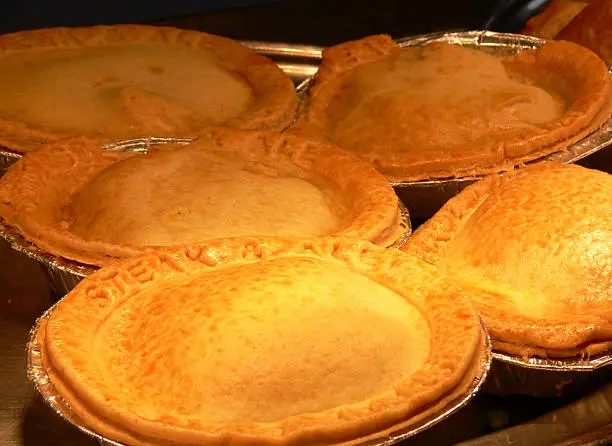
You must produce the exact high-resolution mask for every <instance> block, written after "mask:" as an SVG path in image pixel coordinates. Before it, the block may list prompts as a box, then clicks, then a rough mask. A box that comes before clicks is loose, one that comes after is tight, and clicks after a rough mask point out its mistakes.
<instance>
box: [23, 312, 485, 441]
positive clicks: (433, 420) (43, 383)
mask: <svg viewBox="0 0 612 446" xmlns="http://www.w3.org/2000/svg"><path fill="white" fill-rule="evenodd" d="M59 302H61V300H60V301H59ZM59 302H57V303H56V304H54V305H53V306H52V307H51V308H49V309H48V310H47V311H46V312H45V313H44V314H43V315H42V316H41V317H40V318H38V319H37V320H36V323H35V325H34V327H33V328H32V329H31V331H30V336H29V341H28V344H27V346H26V371H27V376H28V379H29V380H30V382H31V383H32V384H33V385H34V388H35V389H36V390H37V391H38V393H39V394H40V395H41V397H42V398H43V401H44V402H45V403H46V404H47V405H48V406H49V407H50V408H51V409H52V410H53V411H54V412H55V413H56V414H57V415H59V416H60V417H61V418H62V419H64V421H67V422H68V423H70V424H71V425H73V426H74V427H76V428H77V429H78V430H80V431H81V432H83V433H85V434H87V435H89V436H91V437H93V438H95V439H97V440H98V441H99V442H100V444H102V445H105V446H124V445H123V443H118V442H116V441H113V440H111V439H108V438H106V437H104V436H102V435H100V434H98V433H96V432H94V431H92V430H91V429H89V427H88V426H87V425H86V424H85V423H84V422H83V420H82V419H81V418H79V416H78V415H77V414H76V413H75V412H74V411H73V410H72V408H71V407H70V405H69V404H68V403H67V402H66V401H64V399H63V398H62V396H61V395H60V394H59V393H58V392H57V390H56V389H55V387H54V386H53V383H52V382H51V380H50V378H49V375H48V373H47V371H46V368H45V364H44V350H43V349H42V346H41V342H40V331H41V324H42V323H43V322H46V321H47V320H48V319H49V318H50V317H51V315H52V313H53V310H54V309H55V308H56V307H57V305H58V304H59ZM481 325H482V334H483V338H482V344H484V345H482V346H484V354H483V355H481V357H480V358H478V362H479V367H478V370H477V372H476V373H475V376H474V378H472V379H471V380H470V383H469V387H468V389H467V390H466V391H465V392H464V393H462V394H461V395H459V396H458V397H457V398H455V399H454V400H453V401H450V402H449V403H448V404H446V405H445V406H444V407H443V408H441V409H439V410H437V411H435V412H434V413H432V414H429V415H427V416H426V417H424V418H422V419H420V420H418V421H417V422H416V423H413V424H410V425H409V426H408V427H402V428H399V429H398V430H396V431H393V432H391V433H385V434H383V435H381V436H380V437H376V438H374V437H373V436H371V437H367V439H366V440H365V441H363V442H360V443H353V442H351V444H352V445H353V446H391V445H394V444H397V443H399V442H401V441H403V440H406V439H408V438H410V437H412V436H414V435H416V434H418V433H421V432H423V431H425V430H427V429H429V428H431V427H432V426H434V425H435V424H437V423H439V422H441V421H443V420H445V419H446V418H448V417H450V416H451V415H453V414H454V413H455V412H457V411H459V410H460V409H461V408H463V407H464V406H466V405H467V404H468V403H469V402H470V400H471V399H472V398H473V397H474V396H475V395H476V394H477V393H478V392H479V391H480V390H481V388H482V386H483V384H484V383H485V381H486V380H487V375H488V374H489V370H490V367H491V339H490V338H489V335H488V333H487V331H486V328H485V325H484V323H482V321H481ZM357 441H359V440H357Z"/></svg>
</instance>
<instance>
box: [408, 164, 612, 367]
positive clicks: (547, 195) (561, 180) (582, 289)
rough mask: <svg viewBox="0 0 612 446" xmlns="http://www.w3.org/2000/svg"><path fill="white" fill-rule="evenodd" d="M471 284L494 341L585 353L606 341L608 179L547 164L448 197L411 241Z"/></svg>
mask: <svg viewBox="0 0 612 446" xmlns="http://www.w3.org/2000/svg"><path fill="white" fill-rule="evenodd" d="M406 250H407V251H408V252H416V253H418V254H419V255H420V256H421V257H422V258H424V259H425V260H427V261H428V262H430V263H432V264H435V265H437V266H438V268H439V269H440V270H441V271H442V272H444V273H445V274H449V275H451V276H452V277H454V278H455V279H456V280H458V281H459V282H460V283H461V284H462V286H464V287H466V288H468V292H469V294H470V296H471V297H472V298H473V300H474V302H475V303H476V306H477V308H478V310H479V311H480V313H481V314H482V316H483V317H484V319H485V322H486V324H487V327H488V328H489V330H490V332H491V335H492V337H493V342H494V346H495V347H497V348H498V349H499V350H501V351H505V352H509V353H513V354H521V355H528V356H529V355H541V356H551V357H563V356H565V357H570V356H574V355H591V354H597V353H601V352H603V351H607V350H610V347H611V346H612V176H611V175H609V174H607V173H604V172H600V171H596V170H589V169H586V168H583V167H579V166H573V165H562V164H556V163H543V164H541V165H538V166H531V167H527V168H525V169H521V170H519V171H514V172H512V173H508V174H506V175H505V176H503V177H501V178H500V177H497V176H491V177H488V178H486V179H485V180H482V181H480V182H478V183H476V184H475V185H473V186H470V187H469V188H467V189H466V190H465V191H464V192H462V193H460V194H459V195H458V196H456V197H455V198H453V199H451V200H450V201H449V202H448V203H447V204H446V205H445V206H444V207H443V208H442V209H441V210H440V211H439V212H438V213H437V214H436V215H435V216H434V217H433V218H432V219H431V220H430V221H429V222H427V223H426V224H425V225H424V226H423V227H422V229H419V231H417V233H416V234H415V235H414V236H413V238H412V239H411V240H410V241H409V243H408V245H407V247H406Z"/></svg>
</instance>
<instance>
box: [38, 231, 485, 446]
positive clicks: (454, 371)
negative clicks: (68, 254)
mask: <svg viewBox="0 0 612 446" xmlns="http://www.w3.org/2000/svg"><path fill="white" fill-rule="evenodd" d="M41 337H42V339H41V341H42V343H43V345H44V348H43V353H44V363H45V365H46V368H47V370H48V372H49V375H50V377H51V382H52V383H53V385H54V386H55V388H56V389H57V390H58V392H59V393H60V394H61V396H62V398H64V399H65V400H66V402H68V403H69V404H70V406H71V407H72V408H73V410H75V411H76V413H77V414H78V415H79V417H81V418H82V419H83V420H84V422H85V423H86V424H87V425H88V426H89V427H91V428H93V429H94V430H95V431H97V432H100V433H101V434H103V435H105V436H107V437H109V438H112V439H114V440H118V441H121V442H124V443H126V444H168V443H169V442H172V443H173V444H174V443H175V442H176V443H177V444H209V445H216V444H232V445H237V446H238V445H243V444H244V445H247V444H248V445H251V444H260V445H280V444H282V445H297V444H301V445H303V444H326V445H327V444H339V443H342V444H348V443H344V442H349V443H352V442H353V441H354V440H355V439H357V438H360V437H364V436H379V435H384V434H385V432H387V431H388V430H393V429H396V428H397V427H399V426H409V425H411V424H413V423H415V422H416V421H418V420H421V419H423V417H426V416H429V415H432V414H436V413H439V412H441V411H444V410H445V409H447V406H448V404H449V403H450V402H452V401H455V400H456V398H457V397H462V396H465V395H466V392H467V391H468V389H469V388H471V386H473V380H474V378H475V377H477V376H480V374H481V373H482V371H483V367H484V363H483V361H485V359H484V358H485V357H486V350H485V349H486V347H485V344H484V336H483V333H482V328H481V326H480V322H479V318H478V316H477V314H476V313H475V311H474V309H473V308H472V306H471V305H470V303H469V301H468V299H467V297H466V295H465V293H464V292H463V291H462V290H461V289H460V288H458V287H456V286H454V285H453V284H452V283H449V282H447V281H445V280H444V279H442V278H441V277H440V276H439V274H438V273H437V272H436V270H435V269H434V268H432V267H430V266H429V265H427V264H426V263H424V262H421V261H419V260H418V259H416V258H414V257H411V256H407V255H404V254H402V253H401V252H399V251H397V250H388V249H384V248H380V247H376V246H374V245H371V244H369V243H367V242H361V241H356V240H355V239H344V240H340V241H339V240H337V239H320V240H319V241H317V242H300V241H290V240H283V239H274V240H267V241H265V240H264V241H261V240H260V241H256V240H255V239H253V240H245V239H233V240H221V241H215V242H213V243H210V244H207V245H199V246H194V247H188V248H181V249H171V250H168V251H167V252H158V253H147V254H145V255H141V256H139V257H136V258H132V259H128V260H125V261H123V262H118V263H116V264H114V265H111V266H110V267H107V268H104V269H102V270H100V271H99V272H97V273H95V274H93V275H91V276H89V277H88V278H87V279H85V280H84V281H83V282H82V283H81V284H80V285H78V286H77V288H75V289H74V290H73V291H72V292H71V293H70V294H69V295H68V296H67V297H66V298H65V299H64V300H63V301H61V302H60V303H59V305H58V306H57V307H56V309H55V310H54V311H53V314H52V316H51V318H50V319H49V320H48V322H47V323H46V326H45V327H43V329H42V330H41Z"/></svg>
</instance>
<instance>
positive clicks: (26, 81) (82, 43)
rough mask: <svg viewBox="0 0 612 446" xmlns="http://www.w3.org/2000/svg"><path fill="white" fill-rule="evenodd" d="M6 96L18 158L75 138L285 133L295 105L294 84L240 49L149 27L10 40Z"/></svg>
mask: <svg viewBox="0 0 612 446" xmlns="http://www.w3.org/2000/svg"><path fill="white" fill-rule="evenodd" d="M0 95H1V96H2V101H1V102H0V145H4V146H6V147H7V148H9V149H12V150H15V151H19V152H28V151H31V150H34V149H36V148H38V147H39V146H40V144H41V143H46V142H51V141H58V140H60V139H63V138H67V137H74V136H88V137H90V138H99V139H100V140H104V141H114V140H121V139H130V138H137V137H150V136H159V137H164V136H179V137H193V136H197V135H198V134H200V132H201V130H202V129H204V128H205V127H210V126H212V125H225V126H229V127H235V128H243V129H276V130H281V129H283V128H284V127H286V126H288V125H289V124H290V123H291V121H292V120H293V118H294V112H295V108H296V106H297V96H296V94H295V89H294V87H293V83H292V81H291V80H290V79H289V77H288V76H286V75H285V74H284V73H283V72H282V71H281V69H280V68H278V66H277V65H276V64H275V63H274V62H272V61H271V60H269V59H267V58H266V57H264V56H261V55H259V54H256V53H254V52H253V51H251V50H249V49H248V48H246V47H244V46H242V45H241V44H239V43H238V42H235V41H232V40H230V39H227V38H224V37H219V36H214V35H210V34H206V33H203V32H198V31H188V30H181V29H176V28H170V27H154V26H143V25H114V26H95V27H88V28H51V29H41V30H33V31H21V32H17V33H12V34H5V35H2V36H0Z"/></svg>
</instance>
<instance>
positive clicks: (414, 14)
mask: <svg viewBox="0 0 612 446" xmlns="http://www.w3.org/2000/svg"><path fill="white" fill-rule="evenodd" d="M546 1H547V0H463V1H462V0H443V1H440V0H374V1H372V0H370V1H361V2H357V1H346V0H345V1H339V0H200V1H198V0H106V1H87V0H78V1H77V0H0V5H1V6H0V33H6V32H13V31H19V30H24V29H33V28H42V27H52V26H88V25H96V24H115V23H164V24H170V25H177V26H178V25H180V26H181V27H184V28H196V29H200V30H202V31H207V32H211V33H214V34H219V35H224V36H227V37H232V38H236V39H249V40H269V41H280V42H289V43H310V44H315V45H331V44H335V43H338V42H340V41H343V40H348V39H353V38H359V37H363V36H365V35H367V34H374V33H382V32H386V33H389V34H391V35H392V36H393V37H395V38H398V37H403V36H407V35H413V34H422V33H427V32H433V31H445V30H459V29H494V30H498V31H518V29H520V26H522V23H523V22H524V20H525V18H527V17H528V16H529V15H530V14H532V13H533V10H534V9H536V8H538V7H541V6H542V4H544V3H546Z"/></svg>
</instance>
